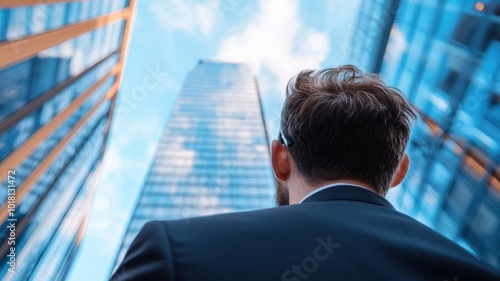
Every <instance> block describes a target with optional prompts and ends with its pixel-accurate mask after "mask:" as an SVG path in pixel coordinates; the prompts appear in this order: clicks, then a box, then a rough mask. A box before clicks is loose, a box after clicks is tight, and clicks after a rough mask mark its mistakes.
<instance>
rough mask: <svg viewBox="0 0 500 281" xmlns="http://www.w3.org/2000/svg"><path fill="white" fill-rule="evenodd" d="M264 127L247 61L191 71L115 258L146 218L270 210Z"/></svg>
mask: <svg viewBox="0 0 500 281" xmlns="http://www.w3.org/2000/svg"><path fill="white" fill-rule="evenodd" d="M274 192H275V188H274V177H273V174H272V169H271V162H270V155H269V146H268V142H267V136H266V128H265V124H264V118H263V115H262V108H261V104H260V97H259V93H258V89H257V83H256V80H255V77H254V76H253V75H252V73H251V72H250V70H249V69H248V68H247V66H246V65H244V64H235V63H217V62H209V61H200V63H199V64H198V65H197V66H196V67H195V69H194V70H193V71H192V72H191V73H189V75H188V77H187V78H186V80H185V82H184V86H183V88H182V90H181V93H180V95H179V97H178V100H177V104H176V106H175V108H174V109H173V112H172V114H171V116H170V119H169V121H168V123H167V126H166V128H165V131H164V133H163V136H162V137H161V140H160V143H159V145H158V148H157V151H156V155H155V157H154V160H153V162H152V164H151V166H150V169H149V173H148V175H147V177H146V180H145V182H144V185H143V188H142V192H141V194H140V196H139V199H138V202H137V206H136V207H135V211H134V212H133V214H132V218H131V220H130V223H129V225H128V228H127V232H126V234H125V236H124V239H123V242H122V245H121V247H120V250H119V252H118V255H117V259H116V262H115V268H116V266H117V265H118V263H119V262H121V260H122V259H123V257H124V255H125V253H126V251H127V249H128V247H129V246H130V243H131V242H132V240H133V239H134V238H135V236H136V235H137V233H138V232H139V230H140V228H141V227H142V226H143V225H144V223H145V222H147V221H149V220H155V219H157V220H164V219H179V218H186V217H191V216H202V215H209V214H217V213H224V212H235V211H243V210H251V209H259V208H264V207H271V206H272V200H273V196H274Z"/></svg>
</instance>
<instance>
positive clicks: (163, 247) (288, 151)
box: [112, 65, 500, 281]
mask: <svg viewBox="0 0 500 281" xmlns="http://www.w3.org/2000/svg"><path fill="white" fill-rule="evenodd" d="M413 118H415V114H414V113H413V111H412V109H411V107H410V105H409V104H408V103H407V102H406V101H405V100H404V99H403V97H402V96H401V95H400V92H399V91H398V90H396V89H394V88H390V87H387V86H386V85H384V83H383V82H382V81H381V80H380V79H379V78H378V77H377V76H376V75H373V74H361V73H360V71H359V70H358V69H357V68H356V67H354V66H350V65H346V66H343V67H339V68H330V69H325V70H321V71H311V70H307V71H303V72H301V73H299V74H298V75H297V76H296V77H295V78H293V79H292V80H290V82H289V84H288V87H287V99H286V102H285V105H284V107H283V111H282V116H281V130H280V136H279V138H278V139H279V141H276V140H275V141H273V143H272V166H273V170H274V174H275V176H276V179H277V183H278V185H277V186H278V188H277V203H278V205H280V206H281V207H278V208H271V209H265V210H258V211H251V212H243V213H235V214H223V215H215V216H208V217H201V218H194V219H190V220H189V223H187V222H186V221H185V220H178V221H154V222H149V223H147V224H146V225H145V226H144V227H143V228H142V230H141V231H140V233H139V234H138V235H137V237H136V239H135V241H134V242H133V243H132V245H131V247H130V249H129V251H128V253H127V254H126V256H125V258H124V260H123V262H122V264H121V265H120V266H119V268H118V269H117V270H116V272H115V274H114V275H113V277H112V280H209V281H212V280H232V281H236V280H238V281H243V280H252V281H266V280H283V281H300V280H384V281H387V280H436V281H444V280H450V281H451V280H459V281H464V280H500V275H499V273H498V271H496V270H495V269H494V268H492V267H490V266H488V265H486V264H484V263H483V262H481V261H479V260H478V259H476V258H475V257H473V256H472V255H471V254H469V253H468V252H466V251H465V250H463V249H462V248H461V247H459V246H457V245H456V244H454V243H453V242H452V241H450V240H448V239H447V238H445V237H443V236H441V235H440V234H438V233H436V232H435V231H433V230H432V229H430V228H428V227H426V226H424V225H422V224H421V223H419V222H417V221H415V220H414V219H412V218H410V217H408V216H406V215H403V214H401V213H399V212H397V211H396V210H394V208H393V207H392V206H391V204H390V203H389V202H388V201H387V200H385V199H384V196H385V194H386V193H387V191H388V189H389V188H391V187H394V186H397V185H398V184H400V183H401V182H402V180H403V178H404V177H405V174H406V172H407V170H408V166H409V158H408V155H406V154H405V148H406V145H407V143H408V138H409V135H410V125H411V121H412V119H413ZM285 205H286V206H285Z"/></svg>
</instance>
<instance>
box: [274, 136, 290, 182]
mask: <svg viewBox="0 0 500 281" xmlns="http://www.w3.org/2000/svg"><path fill="white" fill-rule="evenodd" d="M289 155H290V153H289V152H288V150H287V149H286V147H285V146H283V145H282V144H280V143H279V142H278V141H277V140H273V143H272V145H271V162H272V165H273V171H274V175H275V176H276V178H277V179H279V180H281V181H286V180H287V179H288V177H289V176H290V170H291V169H290V162H289V159H288V157H289Z"/></svg>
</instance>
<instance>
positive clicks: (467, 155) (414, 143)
mask: <svg viewBox="0 0 500 281" xmlns="http://www.w3.org/2000/svg"><path fill="white" fill-rule="evenodd" d="M369 2H371V1H364V2H362V6H365V5H371V4H370V3H369ZM400 2H401V3H400V7H399V10H398V12H397V15H396V19H395V23H394V24H393V25H392V27H391V31H390V37H389V41H388V45H387V47H386V51H385V53H383V54H380V53H379V54H376V55H377V56H383V62H382V65H381V71H380V72H381V75H382V77H383V78H384V80H386V82H388V84H390V85H393V86H395V87H397V88H399V89H401V90H402V91H403V93H405V94H406V95H407V98H408V100H409V101H410V102H411V103H412V104H413V105H414V107H415V108H416V109H417V110H418V112H419V113H420V116H421V118H419V120H418V122H417V124H416V126H415V127H414V129H413V133H412V137H411V140H410V145H409V148H408V152H409V154H410V158H411V162H412V164H411V167H410V171H409V173H408V176H407V179H406V181H405V182H404V183H403V184H402V185H401V186H400V187H398V188H396V189H394V191H393V192H392V193H390V198H391V199H392V202H393V203H394V204H395V206H396V207H397V208H399V210H401V211H403V212H405V213H407V214H409V215H412V216H414V217H416V218H417V219H419V220H420V221H422V222H424V223H426V224H428V225H430V226H431V227H433V228H435V229H436V230H438V231H439V232H441V233H442V234H444V235H445V236H447V237H449V238H450V239H452V240H454V241H456V242H457V243H459V244H461V245H462V246H463V247H465V248H466V249H468V250H469V251H471V252H473V253H474V254H476V255H478V256H479V257H480V258H481V259H483V260H485V261H487V262H489V263H491V264H493V265H495V266H497V267H499V266H500V1H499V0H494V1H484V2H483V1H462V0H447V1H417V0H402V1H400ZM360 17H365V15H364V14H360ZM359 21H360V22H361V21H363V20H362V19H360V20H359ZM371 28H375V29H376V28H377V27H373V26H370V25H366V26H358V30H357V31H356V32H360V31H359V29H366V30H368V29H371ZM366 44H368V45H367V46H365V49H367V50H370V45H369V44H370V43H369V41H367V42H366ZM367 70H369V71H377V70H376V69H373V68H371V69H367Z"/></svg>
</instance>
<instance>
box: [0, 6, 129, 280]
mask: <svg viewBox="0 0 500 281" xmlns="http://www.w3.org/2000/svg"><path fill="white" fill-rule="evenodd" d="M133 6H134V0H130V1H123V0H94V1H67V0H57V1H56V0H44V1H39V0H18V1H9V0H0V184H1V187H0V196H1V197H0V224H1V228H0V259H1V263H0V276H3V278H5V279H4V280H62V279H64V277H65V275H66V274H67V271H68V269H69V267H70V265H71V263H72V261H73V257H74V255H75V253H76V251H77V249H78V246H79V243H80V240H81V237H82V234H83V232H84V229H85V225H86V222H87V216H88V213H89V211H90V203H91V200H92V195H93V191H94V188H95V182H96V178H97V177H98V174H99V170H100V164H101V159H102V155H103V152H104V148H105V144H106V139H107V134H108V130H109V126H110V121H111V116H112V115H113V108H114V104H115V102H116V96H117V91H118V88H119V84H120V75H121V72H122V67H123V63H124V59H125V49H126V45H127V40H128V34H129V30H130V26H131V16H132V12H133V10H132V9H133ZM14 272H15V273H14Z"/></svg>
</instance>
